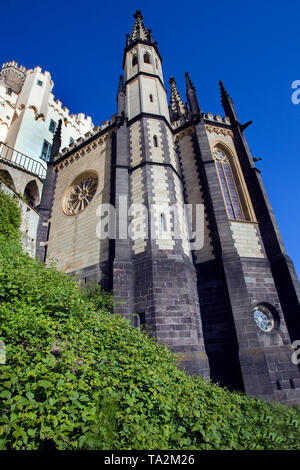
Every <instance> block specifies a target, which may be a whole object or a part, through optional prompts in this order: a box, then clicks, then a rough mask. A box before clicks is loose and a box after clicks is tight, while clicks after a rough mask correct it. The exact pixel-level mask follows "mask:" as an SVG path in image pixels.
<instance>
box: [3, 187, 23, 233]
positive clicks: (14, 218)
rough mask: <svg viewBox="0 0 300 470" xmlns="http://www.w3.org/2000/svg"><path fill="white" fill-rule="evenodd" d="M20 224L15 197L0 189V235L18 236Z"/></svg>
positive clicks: (19, 214)
mask: <svg viewBox="0 0 300 470" xmlns="http://www.w3.org/2000/svg"><path fill="white" fill-rule="evenodd" d="M0 183H1V180H0ZM20 225H21V212H20V209H19V206H18V204H17V199H16V197H15V196H11V195H10V194H7V193H5V192H4V191H2V190H1V189H0V235H3V236H4V237H7V238H11V237H13V238H18V237H19V228H20Z"/></svg>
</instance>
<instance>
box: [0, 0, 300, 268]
mask: <svg viewBox="0 0 300 470" xmlns="http://www.w3.org/2000/svg"><path fill="white" fill-rule="evenodd" d="M137 8H139V9H141V10H142V13H143V15H144V22H145V24H146V26H147V27H151V28H152V32H153V36H154V39H155V40H157V41H158V45H159V50H160V53H161V55H162V58H163V72H164V77H165V82H166V84H167V86H168V79H169V77H170V76H171V75H173V76H174V77H175V79H176V81H177V85H178V87H179V89H180V91H181V94H182V95H184V93H185V84H184V72H185V71H189V72H190V75H191V78H192V80H193V82H194V85H195V86H196V89H197V92H198V97H199V102H200V107H201V109H202V110H204V111H205V112H212V113H214V114H217V113H220V114H222V115H223V111H222V108H221V104H220V99H219V90H218V81H219V80H220V79H221V80H223V82H224V84H225V86H226V88H227V90H228V91H229V92H230V94H231V96H232V98H233V100H234V102H235V106H236V108H237V112H238V115H239V118H240V121H241V122H246V121H248V120H250V119H251V120H253V124H252V126H250V127H249V128H248V129H247V131H246V137H247V139H248V143H249V146H250V149H251V151H252V153H253V155H254V156H256V157H261V158H262V159H263V160H262V161H261V162H258V164H257V166H258V168H259V169H260V170H261V171H262V176H263V180H264V183H265V186H266V188H267V191H268V194H269V197H270V200H271V204H272V206H273V209H274V212H275V215H276V218H277V221H278V224H279V228H280V230H281V233H282V236H283V240H284V242H285V244H286V248H287V252H288V254H289V255H290V256H291V257H292V259H293V260H294V263H295V266H296V269H297V271H298V274H300V253H299V249H298V240H299V236H300V233H299V225H300V224H299V202H300V181H299V173H300V158H299V147H300V132H299V129H300V104H299V105H294V104H292V102H291V93H292V89H291V83H292V81H294V80H297V79H300V60H299V18H300V2H299V1H298V2H297V1H289V2H278V1H272V2H271V1H262V0H260V1H258V0H252V1H240V0H236V1H232V0H227V1H226V2H225V1H224V0H222V1H220V0H214V1H213V2H207V1H206V2H204V1H201V0H190V1H188V2H186V1H182V2H181V1H176V0H175V1H174V0H173V1H170V0H167V1H161V0H160V1H157V0H152V1H144V0H143V1H142V0H140V1H139V2H137V1H134V2H133V1H131V0H128V1H120V0H115V1H111V2H101V1H99V2H91V1H90V0H87V1H85V2H84V1H80V2H79V1H76V0H74V1H72V2H71V1H69V0H68V1H65V0H62V1H60V2H58V1H57V0H52V1H51V2H50V1H48V0H43V1H41V0H39V1H32V0H28V1H26V2H21V1H10V0H8V2H6V3H5V8H2V15H1V43H2V47H1V52H0V60H1V62H4V61H8V60H11V59H14V60H16V61H17V62H19V63H21V64H22V65H25V66H26V67H27V68H32V67H34V66H36V65H40V66H41V67H42V68H43V70H48V71H49V72H51V75H52V78H53V80H54V89H53V92H54V94H55V96H56V98H58V99H60V100H61V101H62V103H63V104H64V105H66V106H67V107H68V108H69V109H70V111H71V112H72V113H78V112H84V113H85V114H89V115H91V116H92V119H93V121H94V123H95V125H97V124H100V123H101V122H103V121H104V120H105V119H108V118H109V117H110V116H111V115H112V114H114V113H115V112H116V89H117V84H118V77H119V74H120V73H121V72H122V57H123V48H124V45H125V35H126V33H129V32H131V29H132V26H133V22H134V19H133V17H132V14H133V13H134V12H135V10H136V9H137ZM183 97H184V96H183ZM184 100H185V97H184Z"/></svg>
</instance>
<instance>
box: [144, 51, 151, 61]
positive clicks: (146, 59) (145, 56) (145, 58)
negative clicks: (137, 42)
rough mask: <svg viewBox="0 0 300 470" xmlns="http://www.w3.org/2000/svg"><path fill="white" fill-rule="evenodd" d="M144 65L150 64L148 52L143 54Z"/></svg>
mask: <svg viewBox="0 0 300 470" xmlns="http://www.w3.org/2000/svg"><path fill="white" fill-rule="evenodd" d="M144 63H145V64H151V60H150V54H149V52H146V53H145V54H144Z"/></svg>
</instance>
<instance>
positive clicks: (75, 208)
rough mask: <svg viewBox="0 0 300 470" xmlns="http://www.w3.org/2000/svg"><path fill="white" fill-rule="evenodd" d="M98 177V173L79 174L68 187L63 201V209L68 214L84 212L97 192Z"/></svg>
mask: <svg viewBox="0 0 300 470" xmlns="http://www.w3.org/2000/svg"><path fill="white" fill-rule="evenodd" d="M97 186H98V177H97V175H96V173H92V172H86V173H83V174H81V175H80V176H78V177H77V178H76V179H75V180H74V181H73V183H72V184H71V186H70V187H69V188H68V190H67V193H66V195H65V197H64V201H63V210H64V212H65V213H66V214H67V215H76V214H79V213H80V212H82V211H83V210H84V209H85V208H86V207H87V206H88V205H89V204H90V202H91V200H92V199H93V197H94V196H95V194H96V191H97Z"/></svg>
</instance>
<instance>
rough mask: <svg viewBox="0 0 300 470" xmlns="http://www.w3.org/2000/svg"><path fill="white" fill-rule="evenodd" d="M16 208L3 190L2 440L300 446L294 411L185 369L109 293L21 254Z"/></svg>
mask: <svg viewBox="0 0 300 470" xmlns="http://www.w3.org/2000/svg"><path fill="white" fill-rule="evenodd" d="M4 199H5V201H4ZM3 201H4V203H3ZM16 213H17V211H16V206H15V203H14V202H13V200H12V199H10V198H8V197H7V196H3V195H1V194H0V340H4V342H5V344H6V352H7V360H6V365H2V366H0V378H1V381H0V449H44V448H54V447H56V448H57V449H90V448H92V449H149V450H154V449H300V411H299V408H288V407H285V406H283V405H279V404H268V403H264V402H262V401H259V400H256V399H253V398H250V397H246V396H244V395H242V394H235V393H230V392H228V391H227V390H225V389H222V388H220V387H218V386H217V385H213V384H209V383H206V382H205V381H204V380H202V379H201V378H197V379H196V378H193V377H189V376H187V375H185V373H184V372H182V371H180V370H179V369H178V368H177V366H176V361H175V358H174V357H173V356H172V354H171V353H170V352H169V351H168V350H167V349H166V348H164V347H162V346H159V345H158V344H157V343H156V342H155V341H154V340H153V339H150V338H149V337H148V336H147V335H146V334H145V333H144V332H143V331H140V330H139V329H136V328H133V327H132V326H130V324H129V323H128V321H126V320H125V319H124V318H121V317H118V316H116V315H113V314H111V299H110V297H109V296H108V295H106V294H102V293H101V292H99V291H98V290H97V289H94V291H93V292H91V293H87V292H86V291H84V290H81V289H80V288H79V287H78V286H77V285H76V283H75V281H74V280H72V279H70V278H69V277H67V276H66V275H64V274H63V273H60V272H58V271H57V269H56V268H55V267H54V266H51V267H46V266H45V265H43V264H42V263H40V262H38V261H36V260H33V259H30V258H29V257H28V255H26V254H23V253H22V252H21V249H20V244H19V240H18V225H19V218H18V216H17V215H16ZM13 214H15V215H13ZM7 234H8V235H9V236H7Z"/></svg>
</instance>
